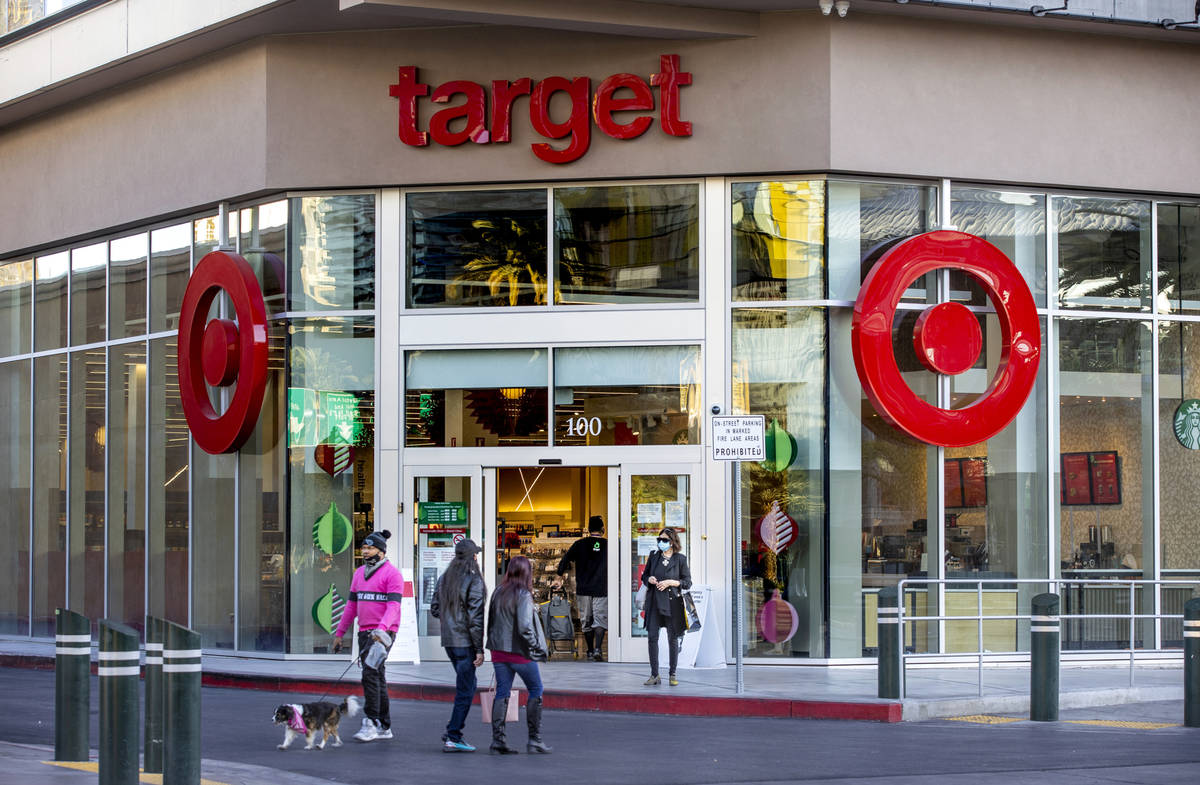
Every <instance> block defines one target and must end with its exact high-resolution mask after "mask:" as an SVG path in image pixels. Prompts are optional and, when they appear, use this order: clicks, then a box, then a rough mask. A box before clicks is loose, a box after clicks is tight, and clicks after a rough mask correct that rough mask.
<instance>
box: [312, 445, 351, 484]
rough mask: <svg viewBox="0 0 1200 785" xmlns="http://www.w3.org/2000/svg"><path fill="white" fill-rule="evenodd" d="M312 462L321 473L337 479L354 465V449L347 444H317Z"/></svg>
mask: <svg viewBox="0 0 1200 785" xmlns="http://www.w3.org/2000/svg"><path fill="white" fill-rule="evenodd" d="M313 460H315V461H316V462H317V466H319V467H321V471H323V472H325V473H326V474H328V475H329V476H330V477H337V476H338V475H339V474H341V473H342V472H344V471H346V470H347V469H349V468H350V466H351V464H353V463H354V448H353V447H351V446H350V445H348V444H342V443H337V444H318V445H317V446H316V448H315V449H314V450H313Z"/></svg>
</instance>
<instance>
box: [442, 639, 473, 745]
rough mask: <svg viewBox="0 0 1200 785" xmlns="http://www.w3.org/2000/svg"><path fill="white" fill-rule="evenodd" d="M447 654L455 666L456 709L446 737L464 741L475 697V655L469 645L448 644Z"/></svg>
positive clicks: (447, 727)
mask: <svg viewBox="0 0 1200 785" xmlns="http://www.w3.org/2000/svg"><path fill="white" fill-rule="evenodd" d="M446 654H447V655H448V656H449V657H450V664H451V665H453V666H454V673H455V674H456V678H455V680H454V710H453V711H452V712H450V722H449V723H447V724H446V738H447V739H450V740H451V741H462V738H463V726H465V725H466V724H467V714H468V713H469V712H470V711H471V700H472V699H473V698H474V697H475V655H474V654H473V653H472V652H471V648H470V647H469V646H447V647H446Z"/></svg>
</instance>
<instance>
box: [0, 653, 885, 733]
mask: <svg viewBox="0 0 1200 785" xmlns="http://www.w3.org/2000/svg"><path fill="white" fill-rule="evenodd" d="M0 667H5V668H29V669H33V670H54V658H52V657H39V656H36V655H27V654H0ZM92 669H93V672H94V671H95V665H94V663H93V668H92ZM201 682H202V683H203V684H204V686H206V687H236V688H239V689H248V690H262V691H265V692H282V693H309V694H314V695H320V694H322V693H324V694H326V695H357V694H358V693H359V691H360V689H361V688H360V687H359V684H358V682H357V681H331V680H323V679H301V678H290V677H287V676H257V675H250V674H240V673H213V672H208V671H205V672H204V673H203V675H202V676H201ZM520 693H521V698H522V700H521V702H522V703H524V702H525V698H526V697H527V694H526V693H525V691H524V690H521V691H520ZM388 694H389V695H390V696H391V697H393V698H395V699H396V700H421V701H440V702H443V703H449V702H451V701H453V700H454V688H453V687H451V686H449V685H440V684H390V685H388ZM474 702H475V703H478V702H479V696H476V697H475V700H474ZM543 705H544V706H545V707H546V708H547V709H563V710H567V711H603V712H619V713H624V714H670V715H675V716H681V717H781V718H792V719H807V720H859V721H863V720H865V721H867V722H900V720H901V713H902V706H901V704H900V703H899V702H883V701H879V702H854V701H807V700H788V699H786V698H733V697H719V698H718V697H708V696H703V695H663V694H662V693H661V692H658V691H655V692H646V693H618V692H573V691H568V690H547V691H546V692H545V694H544V696H543Z"/></svg>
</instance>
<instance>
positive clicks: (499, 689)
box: [492, 662, 542, 701]
mask: <svg viewBox="0 0 1200 785" xmlns="http://www.w3.org/2000/svg"><path fill="white" fill-rule="evenodd" d="M492 667H493V668H495V670H496V700H498V701H502V700H508V693H509V691H511V690H512V683H513V676H514V675H519V676H520V677H521V681H523V682H524V683H525V689H527V690H529V698H530V700H532V699H533V698H540V697H542V675H541V673H540V672H539V671H538V664H537V663H536V662H524V663H520V664H517V663H515V662H493V663H492Z"/></svg>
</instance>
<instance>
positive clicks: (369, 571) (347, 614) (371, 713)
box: [333, 531, 404, 741]
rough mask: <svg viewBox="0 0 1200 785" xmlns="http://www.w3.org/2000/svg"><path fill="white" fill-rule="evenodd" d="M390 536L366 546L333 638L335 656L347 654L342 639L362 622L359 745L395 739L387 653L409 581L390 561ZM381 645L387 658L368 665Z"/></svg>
mask: <svg viewBox="0 0 1200 785" xmlns="http://www.w3.org/2000/svg"><path fill="white" fill-rule="evenodd" d="M391 536H392V533H391V532H386V531H379V532H371V533H370V534H368V535H367V536H366V539H364V540H363V543H362V548H361V553H362V560H363V563H362V566H361V567H359V568H358V569H357V570H355V571H354V578H353V579H352V580H351V581H350V599H349V600H348V601H347V602H346V608H345V610H344V611H343V612H342V621H341V623H340V624H338V627H337V632H335V633H334V635H333V651H334V653H335V654H336V653H337V652H339V651H341V650H342V637H343V636H344V635H345V634H346V631H347V630H349V629H350V625H351V624H353V622H354V619H355V618H356V617H357V618H358V652H359V657H360V659H361V661H362V686H363V714H364V716H363V722H362V728H360V729H359V731H358V733H356V734H354V738H356V739H358V740H359V741H375V740H376V739H390V738H392V715H391V712H390V709H389V705H388V688H387V677H386V676H385V675H384V666H385V665H386V663H387V652H388V651H390V650H391V648H392V642H393V641H395V640H396V631H397V630H399V629H400V602H401V600H402V599H403V597H404V576H403V575H401V574H400V570H398V569H396V565H394V564H392V563H391V562H390V561H388V559H387V556H386V553H387V541H388V538H389V537H391ZM376 642H378V643H379V644H380V645H381V646H382V647H383V650H384V651H383V656H382V658H381V659H380V660H379V662H378V663H377V664H373V665H368V661H369V660H371V659H373V657H371V656H370V649H371V646H372V645H374V644H375V643H376Z"/></svg>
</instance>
